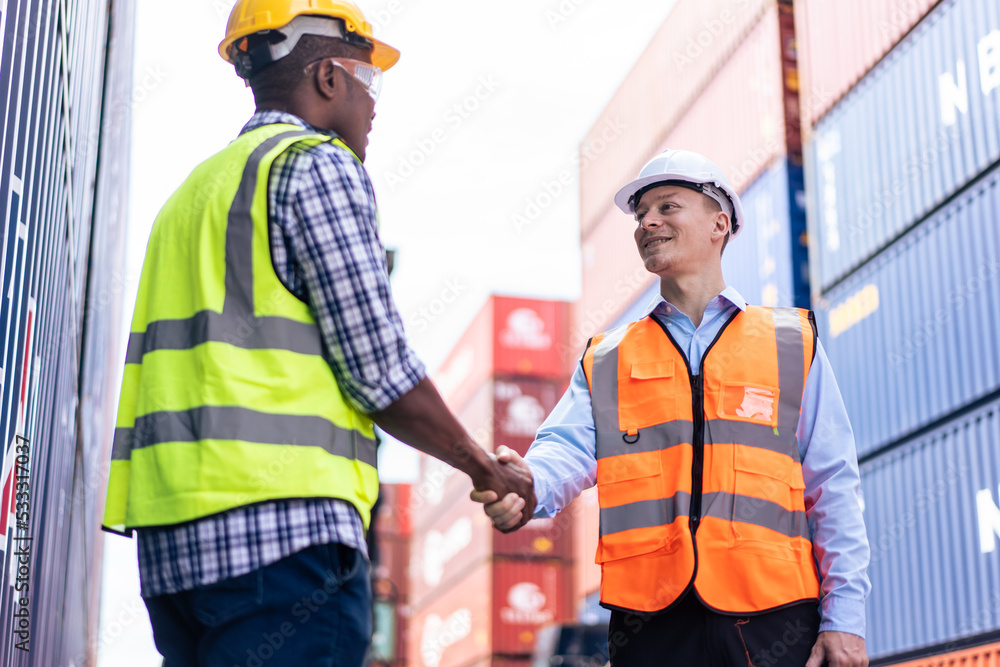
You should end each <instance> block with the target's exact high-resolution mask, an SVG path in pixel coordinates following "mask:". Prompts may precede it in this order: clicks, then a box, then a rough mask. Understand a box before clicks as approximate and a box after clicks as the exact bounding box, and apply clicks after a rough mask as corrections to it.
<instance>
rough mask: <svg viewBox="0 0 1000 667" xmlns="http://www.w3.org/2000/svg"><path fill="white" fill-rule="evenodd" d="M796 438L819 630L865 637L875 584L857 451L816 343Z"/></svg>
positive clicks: (834, 385)
mask: <svg viewBox="0 0 1000 667" xmlns="http://www.w3.org/2000/svg"><path fill="white" fill-rule="evenodd" d="M798 438H799V451H800V453H801V455H802V475H803V478H804V480H805V484H806V489H805V505H806V516H807V518H808V520H809V532H810V534H811V536H812V542H813V551H814V553H815V555H816V561H817V563H818V564H819V571H820V575H821V578H822V593H823V598H822V621H821V624H820V631H827V630H830V631H837V632H849V633H851V634H855V635H858V636H860V637H864V636H865V600H866V599H867V597H868V593H869V591H870V590H871V583H870V582H869V580H868V561H869V546H868V537H867V533H866V531H865V522H864V518H863V516H862V512H861V502H860V484H861V482H860V476H859V472H858V458H857V450H856V447H855V444H854V433H853V431H852V430H851V423H850V420H849V419H848V416H847V409H846V408H845V407H844V400H843V398H842V397H841V395H840V389H839V387H838V386H837V381H836V379H835V378H834V375H833V369H832V368H831V367H830V361H829V360H828V359H827V356H826V353H825V352H824V351H823V347H822V345H819V344H818V343H817V349H816V358H815V360H814V361H813V364H812V367H811V368H810V370H809V376H808V378H807V379H806V386H805V391H804V392H803V400H802V414H801V417H800V419H799V426H798Z"/></svg>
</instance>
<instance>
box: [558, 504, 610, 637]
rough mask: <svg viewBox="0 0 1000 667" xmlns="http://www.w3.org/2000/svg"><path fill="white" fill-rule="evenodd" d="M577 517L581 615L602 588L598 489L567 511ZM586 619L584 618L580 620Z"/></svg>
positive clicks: (576, 581)
mask: <svg viewBox="0 0 1000 667" xmlns="http://www.w3.org/2000/svg"><path fill="white" fill-rule="evenodd" d="M563 513H567V514H569V516H570V517H571V518H572V520H573V591H572V598H573V609H574V610H575V611H576V612H577V613H578V614H579V612H580V611H581V609H582V606H583V604H584V601H585V600H586V599H587V598H588V597H589V596H591V595H594V594H595V593H598V592H599V591H600V588H601V566H600V565H598V564H597V561H596V554H597V540H598V537H599V536H600V530H599V529H600V519H601V508H600V505H599V504H598V501H597V489H596V488H590V489H587V490H586V491H584V492H583V493H581V494H580V496H579V497H578V498H577V499H576V500H574V501H573V502H572V503H570V505H569V507H567V508H566V509H564V510H563ZM580 620H584V619H580Z"/></svg>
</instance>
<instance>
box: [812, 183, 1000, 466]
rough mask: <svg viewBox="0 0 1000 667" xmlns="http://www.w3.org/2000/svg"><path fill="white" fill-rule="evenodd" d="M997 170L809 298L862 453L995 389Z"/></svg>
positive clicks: (999, 354)
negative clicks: (815, 300)
mask: <svg viewBox="0 0 1000 667" xmlns="http://www.w3.org/2000/svg"><path fill="white" fill-rule="evenodd" d="M998 219H1000V167H998V168H997V169H994V170H993V171H992V172H990V173H989V174H987V175H985V176H984V177H983V178H982V179H980V180H979V181H977V182H976V183H974V184H973V185H972V186H971V187H970V188H969V189H968V190H967V191H964V192H963V193H962V194H961V195H960V196H959V197H958V198H956V199H954V200H953V201H951V202H950V203H949V204H948V206H946V207H945V208H943V209H941V210H940V211H938V212H937V213H935V214H934V215H933V216H932V217H931V218H929V219H928V220H926V221H925V222H923V223H922V224H921V225H920V226H919V227H917V228H915V229H913V230H911V231H910V232H908V233H907V234H906V235H905V236H904V237H902V238H901V239H899V241H897V242H896V243H894V244H893V245H892V246H890V247H889V248H888V249H887V250H886V251H884V252H883V253H881V254H880V255H879V256H877V257H876V258H875V259H874V260H872V261H871V262H869V263H868V264H866V265H865V266H864V267H862V268H861V269H859V270H858V271H856V272H855V273H854V274H852V275H851V276H850V277H849V278H848V279H847V280H845V281H844V282H842V283H841V284H839V285H837V286H836V287H835V288H834V289H832V290H830V291H829V292H828V293H827V295H826V296H825V297H823V299H821V300H820V301H819V302H818V303H817V323H818V325H819V334H820V339H821V340H822V341H823V346H824V348H825V349H826V351H827V355H828V356H829V357H830V362H831V364H832V365H833V368H834V370H835V372H836V374H837V380H838V382H839V384H840V388H841V392H842V394H843V396H844V403H845V405H846V406H847V410H848V413H849V415H850V417H851V424H852V426H853V427H854V433H855V436H856V438H857V443H858V453H859V455H861V456H864V455H865V454H867V453H869V452H872V451H874V450H875V449H877V448H878V447H881V446H884V445H886V444H888V443H889V442H892V441H893V440H896V439H898V438H900V437H904V436H906V434H907V433H910V432H912V431H914V430H915V429H918V428H921V427H922V426H924V425H926V424H928V423H931V422H932V421H934V420H935V419H939V418H943V417H947V415H948V414H949V413H951V412H952V411H954V410H957V409H959V408H961V407H962V406H963V405H965V404H967V403H969V402H970V401H974V400H976V399H978V398H980V397H982V396H984V395H986V394H988V393H990V392H992V391H995V390H996V389H998V388H1000V346H998V345H997V343H996V341H997V333H996V332H997V331H1000V231H998V228H997V220H998Z"/></svg>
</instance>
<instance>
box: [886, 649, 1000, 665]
mask: <svg viewBox="0 0 1000 667" xmlns="http://www.w3.org/2000/svg"><path fill="white" fill-rule="evenodd" d="M893 664H894V665H895V667H996V665H1000V644H987V645H986V646H976V647H975V648H967V649H964V650H961V651H953V652H950V653H944V654H941V655H935V656H929V657H926V658H921V659H919V660H907V661H906V662H896V663H893Z"/></svg>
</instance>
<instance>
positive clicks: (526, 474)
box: [470, 445, 535, 533]
mask: <svg viewBox="0 0 1000 667" xmlns="http://www.w3.org/2000/svg"><path fill="white" fill-rule="evenodd" d="M497 462H498V463H497V465H498V467H499V468H500V469H501V470H502V471H503V472H504V473H507V474H511V473H513V474H516V475H517V476H518V477H519V478H520V480H521V482H522V484H523V483H525V482H526V484H527V487H526V489H525V490H524V491H523V492H522V491H514V492H513V493H507V494H504V495H503V496H502V499H500V500H498V498H501V494H500V493H497V491H495V490H493V489H494V488H495V487H484V488H483V489H478V488H477V489H476V490H475V491H473V492H472V494H471V496H470V497H471V498H472V500H474V501H476V502H477V503H484V505H485V507H484V508H483V509H485V511H486V515H487V516H488V517H490V519H491V520H492V521H493V526H494V527H495V528H496V529H497V530H499V531H500V532H502V533H510V532H513V531H515V530H517V529H518V528H520V527H521V526H523V525H524V524H526V523H528V521H530V520H531V517H532V515H533V514H534V513H535V488H534V480H533V478H532V476H531V469H530V468H528V464H527V463H525V461H524V459H522V458H521V457H520V456H519V455H518V453H517V452H515V451H514V450H512V449H509V448H507V447H504V446H502V445H501V446H500V447H498V448H497ZM522 488H523V487H522Z"/></svg>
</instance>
